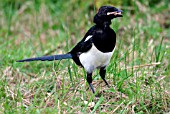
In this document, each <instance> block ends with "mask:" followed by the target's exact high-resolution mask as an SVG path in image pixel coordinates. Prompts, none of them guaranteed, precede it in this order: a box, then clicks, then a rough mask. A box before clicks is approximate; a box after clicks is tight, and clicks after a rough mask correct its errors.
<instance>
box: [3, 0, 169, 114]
mask: <svg viewBox="0 0 170 114" xmlns="http://www.w3.org/2000/svg"><path fill="white" fill-rule="evenodd" d="M113 3H114V5H116V6H117V7H120V6H121V9H123V11H124V17H123V18H117V19H114V20H113V21H112V25H111V27H112V28H113V29H114V30H115V31H116V33H117V45H116V50H115V53H114V55H113V57H112V60H111V63H110V65H109V66H108V68H107V76H106V79H107V80H108V82H109V84H110V85H111V88H110V89H109V88H107V86H105V84H104V82H103V81H102V79H101V78H100V76H99V73H98V71H97V70H96V72H94V73H93V85H94V87H95V90H96V92H97V93H98V94H100V95H101V96H100V97H99V98H96V97H95V95H93V94H92V92H91V90H90V89H89V86H88V84H87V82H86V80H85V78H86V77H85V71H84V70H83V69H81V68H79V67H77V66H76V65H75V63H73V61H72V60H62V61H54V62H40V61H38V62H30V63H17V62H15V61H16V60H19V59H23V58H29V57H36V56H42V55H47V54H49V55H52V54H61V53H66V52H68V51H69V49H71V48H72V47H73V46H74V45H75V44H76V43H77V42H78V41H80V40H81V38H82V37H83V35H84V34H85V33H86V31H87V30H88V29H89V28H90V27H91V26H92V25H93V16H94V15H95V13H96V12H97V8H98V7H99V6H101V5H103V4H106V5H107V4H112V2H109V1H107V0H104V1H103V2H98V1H95V0H94V1H90V0H88V1H86V2H80V1H78V0H70V1H67V2H63V0H58V1H57V2H55V1H53V2H52V1H40V0H35V1H25V2H22V1H21V0H16V1H15V2H13V1H10V0H7V1H1V4H0V48H1V49H0V55H1V58H0V113H45V114H46V113H47V114H48V113H50V114H51V113H102V114H105V113H110V114H112V113H139V114H143V113H148V114H150V113H168V112H170V88H169V86H170V81H169V80H170V64H169V63H170V59H169V58H170V34H169V33H170V21H169V20H170V18H169V11H170V8H169V6H168V4H169V3H168V1H166V0H162V1H160V2H159V3H156V2H155V4H151V3H152V2H150V1H149V2H146V1H143V0H141V2H131V3H128V2H126V1H123V0H122V1H121V0H119V2H117V4H116V3H115V2H113ZM150 4H151V5H150ZM112 5H113V4H112Z"/></svg>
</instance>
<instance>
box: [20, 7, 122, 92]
mask: <svg viewBox="0 0 170 114" xmlns="http://www.w3.org/2000/svg"><path fill="white" fill-rule="evenodd" d="M122 13H123V11H122V10H120V9H118V8H116V7H114V6H101V7H100V8H99V10H98V12H97V13H96V14H95V16H94V18H93V22H94V25H93V26H92V27H91V28H90V29H89V30H88V31H87V33H86V34H85V35H84V37H83V38H82V40H80V41H79V42H78V43H77V44H76V45H75V46H74V47H73V48H72V49H71V51H69V52H68V53H66V54H59V55H51V56H41V57H35V58H28V59H23V60H18V61H17V62H30V61H39V60H41V61H54V60H62V59H73V61H74V62H75V63H76V64H77V65H78V66H80V67H82V68H84V69H85V71H86V80H87V82H88V85H89V87H90V89H91V91H92V93H95V90H94V87H93V85H92V73H93V71H94V70H96V69H99V74H100V76H101V78H102V79H103V81H104V82H105V84H106V85H107V86H108V87H110V85H109V83H108V82H107V81H106V79H105V75H106V68H107V66H108V65H109V63H110V60H111V57H112V55H113V52H114V50H115V46H116V33H115V31H114V30H113V29H112V28H111V27H110V25H111V21H112V19H115V18H117V17H123V14H122Z"/></svg>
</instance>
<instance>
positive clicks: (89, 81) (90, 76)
mask: <svg viewBox="0 0 170 114" xmlns="http://www.w3.org/2000/svg"><path fill="white" fill-rule="evenodd" d="M87 82H88V84H89V86H90V89H91V90H92V92H93V93H95V91H94V88H93V85H92V73H87Z"/></svg>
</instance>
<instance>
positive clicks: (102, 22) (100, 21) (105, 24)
mask: <svg viewBox="0 0 170 114" xmlns="http://www.w3.org/2000/svg"><path fill="white" fill-rule="evenodd" d="M93 22H94V23H96V25H97V26H100V27H102V28H104V29H107V28H110V25H111V20H104V19H101V18H99V17H98V16H97V15H96V16H95V17H94V20H93Z"/></svg>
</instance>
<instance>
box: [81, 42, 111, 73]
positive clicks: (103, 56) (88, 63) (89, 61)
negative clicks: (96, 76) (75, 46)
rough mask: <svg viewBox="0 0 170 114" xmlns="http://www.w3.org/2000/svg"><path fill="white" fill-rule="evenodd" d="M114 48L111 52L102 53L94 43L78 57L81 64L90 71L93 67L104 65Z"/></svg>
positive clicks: (108, 60) (107, 62)
mask: <svg viewBox="0 0 170 114" xmlns="http://www.w3.org/2000/svg"><path fill="white" fill-rule="evenodd" d="M113 52H114V50H113V51H112V52H108V53H103V52H101V51H99V50H98V49H97V48H96V47H95V46H94V44H93V45H92V48H91V49H90V50H89V51H88V52H86V53H82V54H81V55H80V57H79V59H80V62H81V64H82V65H83V67H84V68H85V70H86V71H87V72H88V73H92V72H93V70H94V69H96V68H100V67H105V66H107V65H108V64H109V62H110V59H111V57H112V54H113Z"/></svg>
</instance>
